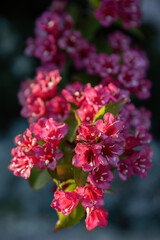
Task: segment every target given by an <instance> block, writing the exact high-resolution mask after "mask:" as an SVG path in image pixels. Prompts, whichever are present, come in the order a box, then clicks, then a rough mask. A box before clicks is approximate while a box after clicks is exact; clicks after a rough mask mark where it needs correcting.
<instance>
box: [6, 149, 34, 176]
mask: <svg viewBox="0 0 160 240" xmlns="http://www.w3.org/2000/svg"><path fill="white" fill-rule="evenodd" d="M12 156H13V158H12V160H11V164H10V165H9V166H8V168H9V170H11V171H13V174H14V175H15V176H18V177H23V178H25V179H28V178H29V177H30V174H31V169H32V168H33V167H34V166H35V162H36V159H35V157H34V156H33V155H31V154H25V153H24V152H23V151H22V150H21V149H20V148H19V147H17V148H14V149H12Z"/></svg>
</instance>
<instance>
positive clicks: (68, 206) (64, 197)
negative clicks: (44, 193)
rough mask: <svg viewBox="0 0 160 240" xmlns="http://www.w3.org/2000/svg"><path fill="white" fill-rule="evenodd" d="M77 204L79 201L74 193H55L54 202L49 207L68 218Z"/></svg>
mask: <svg viewBox="0 0 160 240" xmlns="http://www.w3.org/2000/svg"><path fill="white" fill-rule="evenodd" d="M78 202H79V200H78V198H77V194H76V192H74V191H70V192H63V191H57V192H55V194H54V200H53V201H52V203H51V207H52V208H54V209H55V210H56V211H58V212H61V214H62V215H64V216H68V215H69V214H70V213H71V212H72V210H73V209H74V208H75V207H76V206H77V205H78Z"/></svg>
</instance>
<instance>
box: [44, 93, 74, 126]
mask: <svg viewBox="0 0 160 240" xmlns="http://www.w3.org/2000/svg"><path fill="white" fill-rule="evenodd" d="M69 114H70V105H69V104H68V103H67V101H66V100H65V98H64V97H62V96H57V97H54V98H53V99H52V100H50V101H47V102H46V115H47V117H49V118H51V117H52V118H53V119H54V120H55V121H58V122H63V121H64V120H66V119H67V118H68V116H69Z"/></svg>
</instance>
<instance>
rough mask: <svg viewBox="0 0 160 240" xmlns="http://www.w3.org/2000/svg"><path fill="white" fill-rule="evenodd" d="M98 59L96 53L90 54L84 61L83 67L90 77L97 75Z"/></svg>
mask: <svg viewBox="0 0 160 240" xmlns="http://www.w3.org/2000/svg"><path fill="white" fill-rule="evenodd" d="M98 58H99V55H98V54H96V53H92V54H90V55H89V57H88V58H87V59H86V60H85V66H86V69H87V72H88V73H89V74H91V75H97V74H98V70H99V68H98V67H99V65H98Z"/></svg>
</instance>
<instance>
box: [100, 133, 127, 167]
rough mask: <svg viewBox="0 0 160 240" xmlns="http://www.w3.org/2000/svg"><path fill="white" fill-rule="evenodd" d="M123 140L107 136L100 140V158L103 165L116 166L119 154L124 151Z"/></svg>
mask: <svg viewBox="0 0 160 240" xmlns="http://www.w3.org/2000/svg"><path fill="white" fill-rule="evenodd" d="M122 144H123V142H120V143H119V142H116V139H114V138H111V137H108V138H106V139H105V140H104V141H103V142H102V150H101V158H102V159H103V164H104V165H108V164H109V165H112V166H113V167H117V166H118V163H119V156H120V155H121V154H122V153H123V152H124V149H123V145H122Z"/></svg>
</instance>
